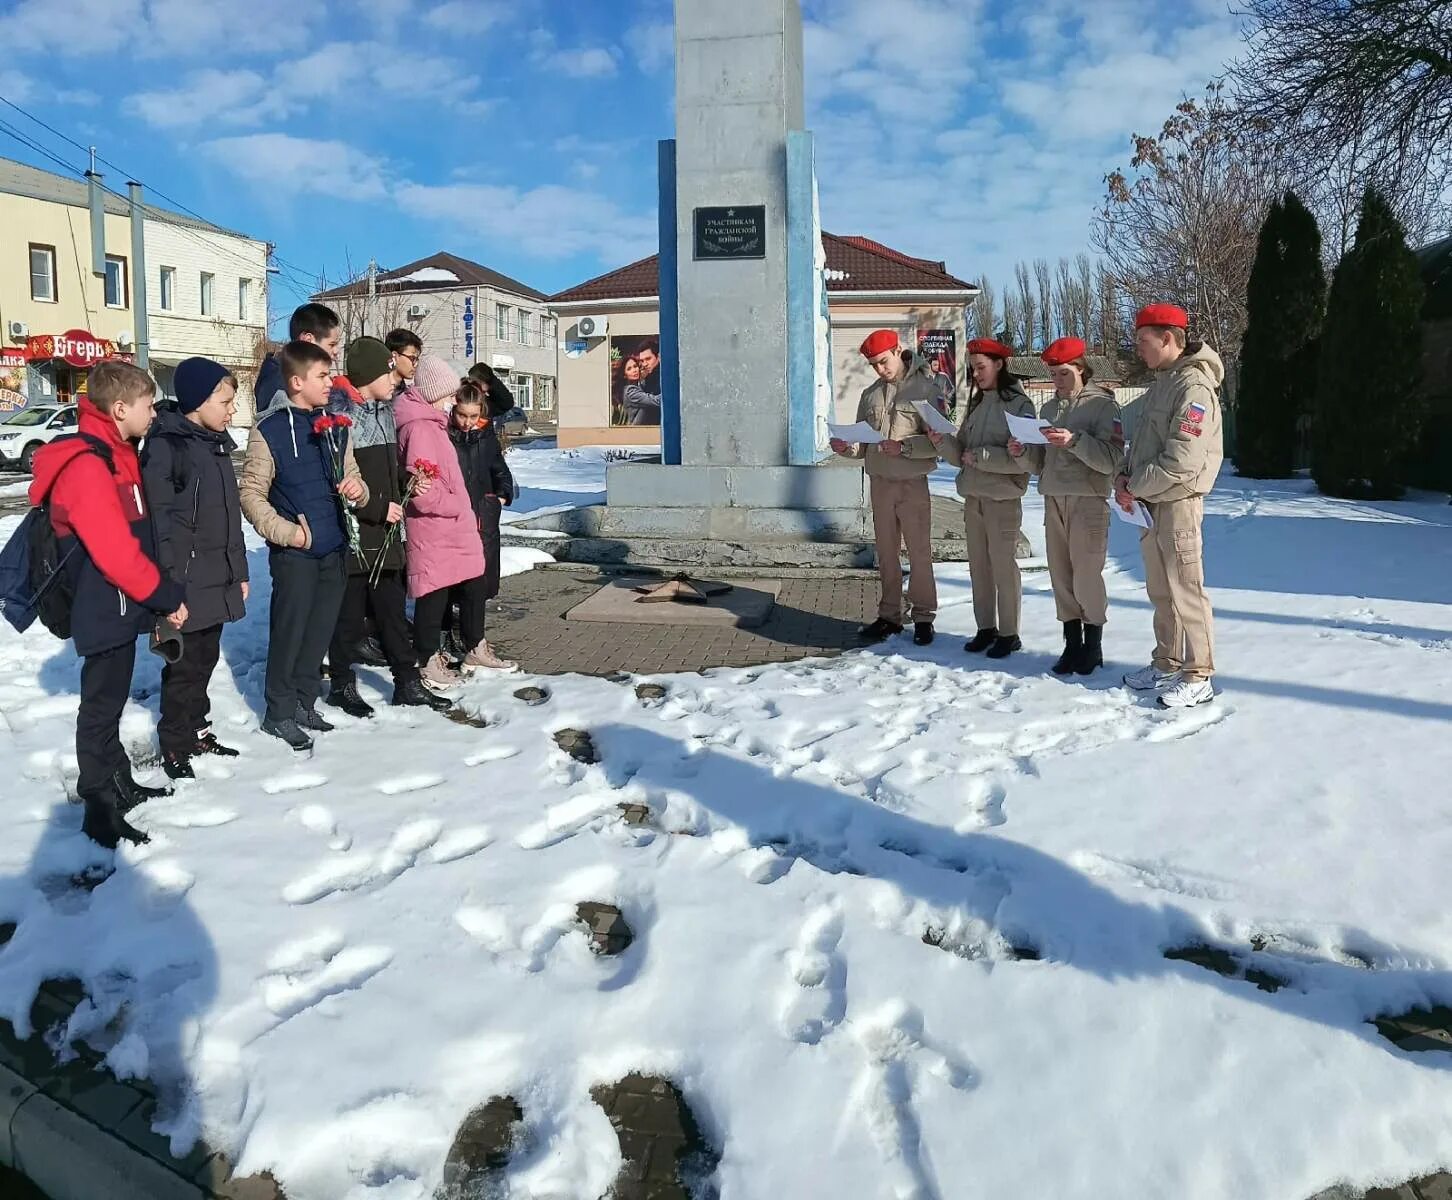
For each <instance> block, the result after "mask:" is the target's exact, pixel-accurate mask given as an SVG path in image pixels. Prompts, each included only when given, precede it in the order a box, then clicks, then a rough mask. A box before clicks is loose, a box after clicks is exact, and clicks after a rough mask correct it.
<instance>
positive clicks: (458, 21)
mask: <svg viewBox="0 0 1452 1200" xmlns="http://www.w3.org/2000/svg"><path fill="white" fill-rule="evenodd" d="M511 15H513V10H512V8H511V7H508V6H506V5H505V4H504V3H502V2H501V0H445V2H444V3H443V4H440V5H438V6H436V7H435V8H431V9H429V11H428V12H427V13H425V14H424V17H423V23H424V25H425V26H427V27H428V28H430V29H441V30H444V31H445V32H447V33H465V34H471V33H483V32H484V31H485V30H487V29H490V28H492V27H493V26H495V25H499V24H502V23H503V22H504V21H505V20H507V19H508V18H509V17H510V16H511Z"/></svg>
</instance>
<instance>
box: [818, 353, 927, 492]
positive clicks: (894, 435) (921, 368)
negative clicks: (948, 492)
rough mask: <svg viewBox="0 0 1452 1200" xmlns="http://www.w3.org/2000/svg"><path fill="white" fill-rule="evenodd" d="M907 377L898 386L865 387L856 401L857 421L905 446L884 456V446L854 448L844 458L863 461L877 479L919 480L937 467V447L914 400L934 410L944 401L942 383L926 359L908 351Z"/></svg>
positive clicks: (879, 382) (882, 383)
mask: <svg viewBox="0 0 1452 1200" xmlns="http://www.w3.org/2000/svg"><path fill="white" fill-rule="evenodd" d="M908 357H909V363H908V369H907V374H906V375H904V376H903V378H902V379H901V380H899V381H898V382H897V383H888V382H887V381H886V380H885V379H879V380H877V381H876V382H875V383H873V384H872V385H871V386H869V387H867V388H864V389H863V392H862V398H861V399H860V400H859V401H858V402H857V419H858V420H859V421H866V422H867V423H868V424H869V425H871V426H872V428H874V429H875V430H877V432H878V433H880V434H882V436H883V437H884V438H886V439H887V440H888V441H892V442H901V443H902V453H901V454H900V455H897V456H893V455H891V454H884V453H883V451H882V447H881V446H877V445H872V446H854V447H852V448H851V449H850V450H849V451H848V452H847V454H845V455H844V456H843V457H845V458H860V459H862V460H863V462H864V468H865V470H866V471H867V474H868V475H869V476H872V477H873V478H877V479H916V478H918V477H919V476H921V475H931V474H932V473H933V471H934V470H935V469H936V467H937V465H938V448H937V447H936V446H934V445H933V443H932V442H931V441H930V440H929V439H928V435H927V433H926V432H925V430H924V427H923V421H922V418H921V417H919V416H918V412H917V409H915V408H914V407H913V401H915V400H920V401H922V402H924V403H925V404H931V405H934V406H935V407H936V406H937V403H938V401H940V400H941V399H942V398H943V383H942V380H941V378H940V377H939V376H938V375H935V374H934V373H933V369H932V367H931V366H929V365H928V363H927V360H926V359H923V358H920V357H918V356H916V355H912V354H911V352H909V355H908Z"/></svg>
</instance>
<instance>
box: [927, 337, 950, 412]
mask: <svg viewBox="0 0 1452 1200" xmlns="http://www.w3.org/2000/svg"><path fill="white" fill-rule="evenodd" d="M918 354H920V355H921V356H922V357H923V358H924V359H926V360H927V362H928V365H929V366H931V367H932V368H933V373H934V374H935V375H938V376H940V377H941V379H940V383H939V386H940V391H939V396H940V397H941V398H940V399H939V401H938V408H939V409H940V410H941V411H942V412H943V414H944V415H946V414H947V413H948V412H949V411H950V410H951V409H952V408H953V405H954V403H955V394H956V392H957V389H958V382H957V381H958V331H957V330H956V329H920V330H918Z"/></svg>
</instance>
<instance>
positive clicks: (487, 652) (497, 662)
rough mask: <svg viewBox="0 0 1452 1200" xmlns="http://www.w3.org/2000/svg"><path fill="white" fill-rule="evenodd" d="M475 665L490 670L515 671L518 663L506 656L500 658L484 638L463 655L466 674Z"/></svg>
mask: <svg viewBox="0 0 1452 1200" xmlns="http://www.w3.org/2000/svg"><path fill="white" fill-rule="evenodd" d="M475 667H485V668H487V669H488V670H491V671H517V670H518V669H519V664H518V663H517V662H511V661H510V660H509V659H507V658H500V657H499V655H497V654H495V653H494V649H493V647H491V646H490V645H489V642H488V641H487V640H485V641H482V642H480V643H479V644H478V645H477V646H475V647H474V649H472V650H470V651H469V653H468V654H466V655H464V673H465V674H466V675H467V674H468V673H469V672H471V671H473V670H474V668H475Z"/></svg>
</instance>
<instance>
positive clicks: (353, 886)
mask: <svg viewBox="0 0 1452 1200" xmlns="http://www.w3.org/2000/svg"><path fill="white" fill-rule="evenodd" d="M443 829H444V826H443V822H442V821H438V820H436V819H434V818H432V817H423V818H420V819H419V820H417V821H410V822H409V823H408V824H406V825H402V826H400V827H399V828H398V830H397V831H396V832H395V833H394V835H393V837H391V838H390V839H389V841H388V845H387V846H385V847H384V848H383V849H382V850H381V851H379V852H376V853H370V852H369V851H366V850H364V851H357V852H355V853H351V854H343V855H341V856H340V857H338V858H335V859H331V860H327V861H325V862H323V863H321V864H320V865H318V866H317V867H315V868H314V869H313V870H311V871H309V872H307V873H306V874H305V875H302V876H301V877H300V878H298V879H295V880H293V882H291V883H289V884H288V885H287V886H286V887H284V888H283V889H282V898H283V899H284V900H286V901H287V902H288V903H289V904H312V903H314V902H315V901H318V900H321V899H323V898H324V897H325V896H331V895H332V894H333V893H335V892H355V891H359V890H360V889H364V888H370V889H371V888H375V887H382V886H383V885H384V884H387V883H391V882H392V881H393V880H395V879H397V878H398V877H399V876H400V875H402V874H403V873H404V872H405V871H407V870H408V869H409V868H410V867H411V866H413V865H414V863H415V862H416V861H417V860H418V856H419V855H420V854H422V853H423V852H424V851H425V850H427V849H428V848H429V847H430V846H432V845H433V844H434V843H435V842H437V841H438V840H439V835H440V834H441V833H443Z"/></svg>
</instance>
